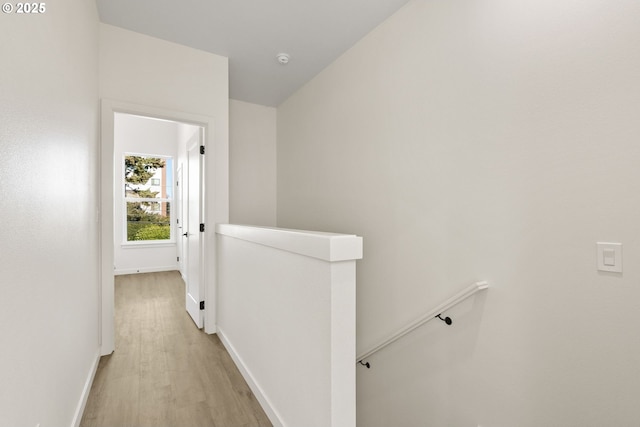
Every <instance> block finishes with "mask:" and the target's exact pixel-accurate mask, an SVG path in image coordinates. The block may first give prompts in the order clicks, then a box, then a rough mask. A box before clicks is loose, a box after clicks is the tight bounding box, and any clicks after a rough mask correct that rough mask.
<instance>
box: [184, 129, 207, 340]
mask: <svg viewBox="0 0 640 427" xmlns="http://www.w3.org/2000/svg"><path fill="white" fill-rule="evenodd" d="M200 145H201V135H199V136H198V138H195V142H194V143H193V144H192V145H191V146H189V148H188V150H187V186H186V187H187V188H186V193H187V194H186V197H187V199H188V202H187V213H186V220H187V221H186V224H183V234H186V235H185V236H184V237H183V243H184V244H183V249H184V250H183V252H184V253H185V255H186V257H185V267H186V268H185V269H186V273H187V274H186V276H187V279H186V305H187V311H188V312H189V315H190V316H191V318H192V319H193V321H194V322H195V324H196V325H197V326H198V328H202V325H203V320H204V311H203V310H201V309H200V301H203V296H204V289H203V283H202V274H201V273H202V272H201V266H202V238H201V235H202V234H203V233H201V232H200V224H201V223H202V222H203V221H202V209H201V203H200V202H201V200H202V191H201V188H202V186H201V185H200V182H201V181H200V179H201V171H202V157H203V156H202V155H201V154H200ZM183 196H184V194H183ZM185 227H186V230H185Z"/></svg>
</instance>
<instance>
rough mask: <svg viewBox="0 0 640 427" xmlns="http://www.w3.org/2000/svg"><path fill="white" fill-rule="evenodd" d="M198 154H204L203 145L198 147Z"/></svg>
mask: <svg viewBox="0 0 640 427" xmlns="http://www.w3.org/2000/svg"><path fill="white" fill-rule="evenodd" d="M200 154H204V145H201V146H200Z"/></svg>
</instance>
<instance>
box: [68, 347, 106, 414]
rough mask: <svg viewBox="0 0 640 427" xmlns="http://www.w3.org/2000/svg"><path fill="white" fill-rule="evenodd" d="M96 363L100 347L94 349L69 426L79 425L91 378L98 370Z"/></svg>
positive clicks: (98, 358) (91, 381)
mask: <svg viewBox="0 0 640 427" xmlns="http://www.w3.org/2000/svg"><path fill="white" fill-rule="evenodd" d="M98 363H100V348H98V350H97V351H96V355H95V357H94V359H93V364H92V365H91V369H89V375H88V376H87V381H86V382H85V383H84V388H83V389H82V394H81V395H80V401H79V402H78V406H77V407H76V413H75V414H74V415H73V422H72V424H71V427H80V421H82V415H83V414H84V408H85V406H86V405H87V399H89V392H91V386H92V385H93V379H94V378H95V376H96V371H97V370H98Z"/></svg>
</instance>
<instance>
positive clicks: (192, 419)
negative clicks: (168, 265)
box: [81, 271, 271, 427]
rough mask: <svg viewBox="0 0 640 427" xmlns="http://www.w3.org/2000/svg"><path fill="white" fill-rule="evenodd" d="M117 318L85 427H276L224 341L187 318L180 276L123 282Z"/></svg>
mask: <svg viewBox="0 0 640 427" xmlns="http://www.w3.org/2000/svg"><path fill="white" fill-rule="evenodd" d="M115 318H116V319H115V321H116V351H115V352H114V353H113V354H111V355H109V356H104V357H102V359H101V360H100V364H99V366H98V370H97V373H96V377H95V380H94V383H93V386H92V388H91V393H90V395H89V400H88V402H87V406H86V409H85V412H84V416H83V418H82V422H81V426H82V427H107V426H119V427H124V426H140V427H142V426H180V427H187V426H219V427H223V426H233V427H241V426H242V427H256V426H271V423H270V422H269V419H268V418H267V416H266V415H265V413H264V411H263V410H262V408H261V407H260V405H259V404H258V402H257V400H256V399H255V397H254V396H253V393H252V392H251V390H250V389H249V387H248V386H247V384H246V382H245V381H244V379H243V378H242V376H241V374H240V372H239V371H238V369H237V368H236V366H235V365H234V363H233V361H232V359H231V357H230V356H229V354H228V353H227V352H226V350H225V348H224V346H223V345H222V343H221V342H220V340H219V339H218V337H217V335H207V334H205V333H204V332H202V331H201V330H199V329H197V328H196V327H195V325H194V324H193V321H192V320H191V318H190V317H189V315H188V314H187V312H186V311H185V307H184V282H183V281H182V278H181V277H180V274H179V273H178V272H176V271H172V272H163V273H147V274H136V275H125V276H117V277H116V281H115Z"/></svg>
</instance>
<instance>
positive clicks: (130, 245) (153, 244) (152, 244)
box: [120, 240, 176, 249]
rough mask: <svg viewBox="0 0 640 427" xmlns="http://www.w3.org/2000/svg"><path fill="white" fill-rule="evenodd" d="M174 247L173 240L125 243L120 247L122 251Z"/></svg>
mask: <svg viewBox="0 0 640 427" xmlns="http://www.w3.org/2000/svg"><path fill="white" fill-rule="evenodd" d="M175 246H176V242H175V241H173V240H163V241H160V242H126V243H122V244H121V245H120V247H121V248H122V249H149V248H170V247H175Z"/></svg>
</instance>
